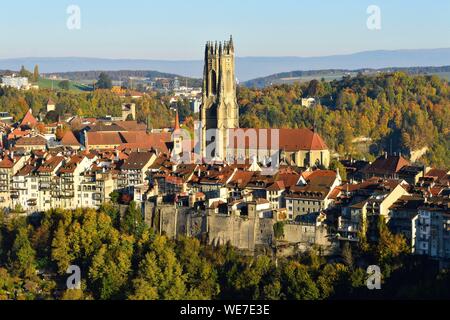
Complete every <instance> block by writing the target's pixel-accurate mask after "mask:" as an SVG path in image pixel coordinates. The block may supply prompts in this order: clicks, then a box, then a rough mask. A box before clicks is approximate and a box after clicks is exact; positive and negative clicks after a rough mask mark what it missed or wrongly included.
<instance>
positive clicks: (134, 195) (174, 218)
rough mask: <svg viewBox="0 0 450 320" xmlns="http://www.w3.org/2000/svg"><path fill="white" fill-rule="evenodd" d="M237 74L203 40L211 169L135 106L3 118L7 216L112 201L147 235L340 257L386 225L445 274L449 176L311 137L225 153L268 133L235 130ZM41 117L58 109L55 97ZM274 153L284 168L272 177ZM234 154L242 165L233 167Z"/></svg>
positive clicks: (284, 132) (177, 131)
mask: <svg viewBox="0 0 450 320" xmlns="http://www.w3.org/2000/svg"><path fill="white" fill-rule="evenodd" d="M234 69H235V66H234V44H233V40H232V38H230V40H229V41H225V42H224V43H219V44H218V43H212V42H208V43H207V45H206V48H205V70H204V78H203V87H202V105H201V107H200V110H199V111H200V112H199V113H200V120H201V122H200V123H201V127H200V128H199V129H200V131H202V132H204V133H206V132H207V131H208V130H216V131H217V132H218V136H217V139H218V141H221V140H222V142H224V144H223V146H224V148H223V149H222V148H217V149H216V151H215V152H216V154H217V155H218V156H216V157H215V158H213V159H210V160H211V161H200V162H199V163H197V162H182V161H180V158H181V157H180V156H182V155H183V154H184V153H188V154H191V153H194V152H195V149H197V147H198V145H195V142H194V143H192V141H189V139H188V140H183V139H184V138H183V136H182V127H181V124H180V121H179V115H178V111H176V115H175V116H174V122H173V126H172V128H166V129H153V128H152V126H151V125H150V122H147V123H140V122H138V121H137V117H136V113H137V110H136V105H135V104H133V103H127V102H124V103H123V104H122V107H121V115H120V116H117V117H105V118H87V117H81V116H72V117H69V118H66V119H64V120H61V119H60V118H59V120H58V121H56V122H54V123H44V122H42V121H40V120H38V119H40V118H41V117H37V116H35V115H33V112H32V110H31V109H30V110H29V111H28V112H27V113H26V114H25V116H24V117H23V118H22V119H20V121H18V122H16V123H14V122H12V121H11V118H8V121H6V120H5V121H1V122H0V133H1V135H0V137H1V139H0V208H2V209H3V210H5V212H6V213H7V214H10V215H24V216H28V215H33V214H36V213H41V212H45V211H48V210H51V209H56V208H62V209H68V210H70V209H78V208H94V209H98V208H100V207H101V206H102V205H103V204H105V203H108V202H112V203H115V204H117V205H120V206H121V208H122V209H123V210H122V211H124V210H126V207H127V206H128V205H130V203H133V204H136V205H137V206H138V208H140V209H141V213H142V216H143V218H144V220H145V222H146V224H147V225H148V226H150V227H152V228H153V230H156V231H157V232H158V233H160V234H165V235H167V236H168V237H170V238H178V237H180V236H188V237H195V238H198V239H200V240H201V241H203V242H204V243H207V244H211V245H222V244H231V245H232V246H234V247H236V248H238V249H240V250H242V251H243V252H246V253H249V254H254V253H257V252H265V253H270V254H274V255H276V256H289V255H292V254H295V253H297V252H305V251H308V250H309V249H310V248H313V247H314V248H318V249H319V250H320V252H321V253H322V254H323V255H333V254H334V253H336V252H338V251H339V250H340V249H341V248H342V247H343V246H344V244H345V243H347V244H358V243H359V244H360V243H363V242H367V241H369V242H376V241H377V237H378V236H379V234H378V233H377V232H376V230H377V227H378V225H379V223H380V222H381V223H383V224H385V225H386V226H387V227H388V228H389V230H390V231H391V232H392V233H394V234H400V235H402V236H403V237H404V238H405V239H406V241H407V245H408V247H409V248H410V251H411V253H413V254H417V255H424V256H428V257H431V258H433V259H436V260H438V261H439V262H440V264H441V266H447V265H448V262H449V261H450V171H449V170H448V169H441V168H431V167H426V166H423V165H417V164H415V163H411V162H410V161H409V160H408V159H406V158H405V157H404V156H403V155H401V154H400V153H391V154H388V153H385V154H382V155H381V156H379V157H378V158H377V159H376V160H375V161H373V162H369V161H364V160H353V159H341V160H339V159H332V152H331V150H330V148H329V147H328V146H327V144H326V143H325V142H324V140H323V139H322V137H321V135H320V134H319V133H318V132H317V131H316V130H315V128H312V129H308V128H297V129H285V128H280V129H275V128H272V129H269V130H267V132H268V133H269V136H272V134H273V133H276V134H277V137H278V141H277V142H278V143H277V144H275V143H274V142H275V141H273V140H271V143H270V146H269V145H264V143H263V141H261V138H259V139H258V140H257V141H256V144H255V145H256V147H255V146H252V145H251V144H250V143H246V142H245V141H246V140H245V138H244V144H243V145H242V146H238V147H234V148H231V149H230V148H227V146H228V144H227V142H229V141H228V139H229V136H228V135H229V134H230V133H234V134H235V136H236V135H237V136H239V135H245V136H246V135H247V134H248V133H249V132H250V131H251V130H254V132H258V133H260V132H261V131H262V129H252V128H246V129H240V127H239V107H238V103H237V99H236V83H235V81H233V79H235V77H234V72H235V71H234ZM118 94H121V95H124V97H125V96H126V95H125V94H124V93H121V92H118ZM135 98H136V99H138V98H139V97H138V96H136V97H135ZM45 111H46V112H47V113H50V112H54V111H55V103H54V102H53V101H52V100H51V99H48V102H47V105H46V106H45ZM5 119H6V118H5ZM258 136H260V135H258ZM237 138H238V137H237ZM208 139H209V138H208V137H207V135H206V134H204V135H203V136H202V141H201V142H199V144H200V150H201V153H202V157H203V160H204V158H205V153H206V150H207V147H208V146H209V145H210V144H211V143H212V141H211V140H208ZM186 146H187V149H186ZM254 148H256V150H255V149H254ZM272 149H276V150H272ZM186 150H187V151H186ZM272 151H275V152H276V153H275V154H276V157H277V159H276V160H278V161H279V164H278V166H277V167H276V168H275V169H276V170H275V171H273V170H272V171H268V170H266V169H267V168H266V167H267V161H266V160H267V156H270V155H271V154H270V153H271V152H272ZM230 154H231V156H232V157H231V159H232V158H233V157H234V158H235V159H237V158H239V159H241V160H244V161H237V162H236V161H228V160H229V159H230V158H229V157H228V156H229V155H230ZM252 154H253V155H254V156H251V155H252ZM184 155H185V154H184ZM223 159H226V160H223ZM272 160H273V158H272ZM272 162H273V161H272Z"/></svg>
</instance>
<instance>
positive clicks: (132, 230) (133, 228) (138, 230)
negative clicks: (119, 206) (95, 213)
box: [121, 201, 145, 238]
mask: <svg viewBox="0 0 450 320" xmlns="http://www.w3.org/2000/svg"><path fill="white" fill-rule="evenodd" d="M144 229H145V222H144V219H143V216H142V211H141V209H140V208H137V207H136V202H134V201H131V202H130V205H129V206H128V209H127V211H126V212H125V215H124V217H123V220H122V222H121V230H122V231H123V232H126V233H128V234H131V235H134V236H136V237H137V238H139V236H140V235H141V234H142V232H143V231H144Z"/></svg>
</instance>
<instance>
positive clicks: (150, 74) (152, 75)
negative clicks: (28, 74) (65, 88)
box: [44, 70, 202, 87]
mask: <svg viewBox="0 0 450 320" xmlns="http://www.w3.org/2000/svg"><path fill="white" fill-rule="evenodd" d="M102 72H105V73H106V74H107V75H108V76H109V77H110V78H111V80H113V81H126V80H128V79H129V78H130V77H133V78H148V79H152V80H155V79H158V78H165V79H174V78H178V80H179V81H180V84H181V85H185V84H187V85H188V86H191V87H200V86H201V84H202V80H201V79H194V78H189V77H184V76H180V75H177V74H172V73H163V72H158V71H148V70H119V71H73V72H56V73H46V74H44V76H45V77H47V78H51V77H52V76H55V77H57V78H62V79H68V80H72V81H81V82H86V81H88V80H89V81H93V80H96V79H98V77H99V76H100V73H102Z"/></svg>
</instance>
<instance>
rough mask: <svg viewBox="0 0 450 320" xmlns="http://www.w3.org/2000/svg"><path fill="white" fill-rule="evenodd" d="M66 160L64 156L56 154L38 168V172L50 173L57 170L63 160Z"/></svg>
mask: <svg viewBox="0 0 450 320" xmlns="http://www.w3.org/2000/svg"><path fill="white" fill-rule="evenodd" d="M63 161H64V157H60V156H56V157H52V158H50V159H48V160H47V161H45V162H44V163H43V164H42V165H41V166H40V167H39V168H38V169H37V171H38V172H41V173H48V172H52V171H53V170H55V169H56V168H57V167H58V166H59V165H60V164H61V163H62V162H63Z"/></svg>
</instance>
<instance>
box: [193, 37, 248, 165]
mask: <svg viewBox="0 0 450 320" xmlns="http://www.w3.org/2000/svg"><path fill="white" fill-rule="evenodd" d="M235 79H236V74H235V61H234V44H233V38H232V37H230V41H225V42H223V43H222V42H220V43H217V42H215V43H212V42H207V44H206V48H205V69H204V74H203V101H202V106H201V111H200V114H201V123H202V156H203V157H207V158H210V157H211V156H212V155H211V154H208V155H207V154H206V153H207V152H206V150H207V146H208V145H210V143H211V142H213V141H214V142H215V143H216V144H215V146H216V148H214V149H215V156H216V157H219V158H221V159H222V160H225V158H226V156H227V153H226V148H227V145H228V130H229V129H235V128H239V107H238V104H237V97H236V81H235ZM210 129H216V135H215V137H214V138H210V137H207V132H209V133H210V132H211V131H208V130H210Z"/></svg>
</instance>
